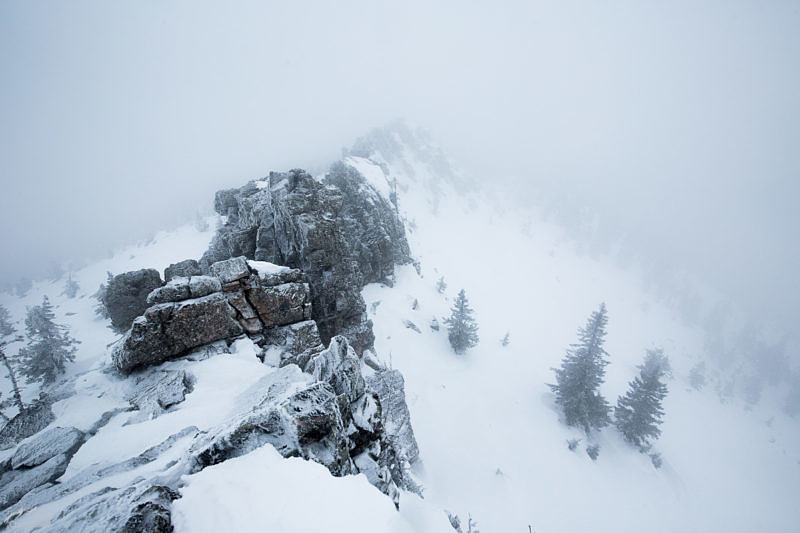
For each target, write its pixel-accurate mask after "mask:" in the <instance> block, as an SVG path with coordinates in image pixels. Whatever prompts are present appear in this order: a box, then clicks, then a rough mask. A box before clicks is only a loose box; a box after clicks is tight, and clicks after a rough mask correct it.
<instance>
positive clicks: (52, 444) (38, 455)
mask: <svg viewBox="0 0 800 533" xmlns="http://www.w3.org/2000/svg"><path fill="white" fill-rule="evenodd" d="M81 444H83V432H81V431H79V430H77V429H75V428H73V427H66V428H62V427H55V428H50V429H48V430H47V431H42V432H41V433H39V434H38V435H36V436H35V437H33V438H32V439H30V440H28V441H26V442H25V443H23V444H22V445H21V446H20V447H19V448H17V451H16V452H15V453H14V455H13V456H12V457H11V468H14V469H19V468H30V467H34V466H37V465H40V464H42V463H44V462H45V461H47V460H49V459H50V458H52V457H55V456H56V455H59V454H65V455H67V456H69V457H72V455H73V454H74V453H75V451H77V449H78V447H80V445H81Z"/></svg>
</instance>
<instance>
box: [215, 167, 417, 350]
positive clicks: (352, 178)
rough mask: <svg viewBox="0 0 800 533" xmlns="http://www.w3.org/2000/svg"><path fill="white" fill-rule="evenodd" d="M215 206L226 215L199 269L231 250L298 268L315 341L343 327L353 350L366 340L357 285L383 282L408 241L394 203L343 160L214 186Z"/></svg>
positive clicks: (405, 250) (230, 254)
mask: <svg viewBox="0 0 800 533" xmlns="http://www.w3.org/2000/svg"><path fill="white" fill-rule="evenodd" d="M264 184H266V185H265V186H261V185H264ZM215 208H216V210H217V212H218V213H220V214H221V215H223V216H226V217H227V222H226V224H225V225H223V226H222V227H221V228H220V229H219V230H218V231H217V234H216V236H215V237H214V240H213V241H212V244H211V246H210V247H209V249H208V250H207V251H206V253H205V254H204V255H203V258H202V259H201V260H200V266H201V267H202V268H203V269H204V270H205V271H209V272H211V267H212V264H213V263H215V262H218V261H221V260H225V259H228V258H230V257H235V256H238V255H244V256H246V257H247V258H249V259H252V260H255V261H259V262H260V261H265V262H270V263H273V264H279V265H287V266H289V267H293V268H299V269H301V270H302V271H303V272H304V273H305V274H306V275H307V276H308V281H309V283H310V286H311V287H310V290H311V298H312V302H313V308H312V310H313V318H314V320H315V321H316V322H317V325H318V327H319V330H320V335H321V337H322V340H323V341H324V342H327V341H328V340H330V339H331V338H332V337H333V336H335V335H337V334H340V333H341V334H344V335H345V336H347V337H348V340H350V341H351V343H352V344H353V347H354V348H355V349H356V351H357V352H359V353H360V352H361V351H363V349H366V348H369V347H370V346H371V345H372V340H373V339H372V337H371V326H370V327H368V328H367V327H365V326H363V325H362V324H363V322H364V312H365V305H364V302H363V300H362V299H361V295H360V290H361V287H363V286H364V284H366V283H369V282H390V280H391V275H392V272H393V269H394V264H395V263H396V262H407V261H408V260H409V248H408V244H407V243H406V239H405V232H404V229H403V225H402V223H401V222H400V220H399V218H398V217H397V214H396V212H395V210H394V207H393V206H392V205H391V204H390V202H389V201H388V200H386V199H385V198H383V197H382V196H381V195H380V194H379V193H378V192H377V191H376V190H375V189H374V188H373V187H372V186H371V185H369V184H368V183H367V182H366V181H365V180H364V177H363V176H361V175H360V174H359V173H358V172H357V171H355V170H354V169H353V168H351V167H347V166H344V165H335V166H334V167H332V168H331V170H330V172H329V174H328V175H327V176H326V177H325V178H324V179H323V180H322V182H319V181H317V180H315V179H314V178H313V177H312V176H311V175H310V174H308V173H306V172H304V171H302V170H297V169H295V170H291V171H289V172H283V173H279V172H272V173H270V175H269V177H268V178H266V179H265V180H261V181H259V182H258V185H257V184H256V182H250V183H248V184H247V185H245V186H244V187H242V188H240V189H228V190H224V191H219V192H218V193H217V196H216V199H215ZM255 268H256V269H257V270H258V269H259V268H258V267H255Z"/></svg>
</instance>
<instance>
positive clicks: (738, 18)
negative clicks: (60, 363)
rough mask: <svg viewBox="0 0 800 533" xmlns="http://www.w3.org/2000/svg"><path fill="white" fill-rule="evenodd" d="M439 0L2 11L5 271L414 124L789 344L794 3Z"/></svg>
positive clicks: (594, 235) (618, 252) (99, 241)
mask: <svg viewBox="0 0 800 533" xmlns="http://www.w3.org/2000/svg"><path fill="white" fill-rule="evenodd" d="M430 4H432V3H429V2H419V3H416V2H412V3H408V2H404V3H386V4H381V3H377V2H358V3H356V2H338V3H335V4H334V3H326V2H297V3H280V4H279V5H275V6H273V5H267V4H265V3H262V2H250V3H247V2H242V3H237V4H236V5H235V6H231V5H228V4H211V3H208V4H206V3H200V2H177V1H175V2H168V3H161V2H158V3H157V2H140V3H135V4H126V5H124V4H116V3H113V4H112V3H108V2H71V3H69V4H67V3H61V2H38V3H35V4H34V3H28V2H4V3H3V4H2V5H0V67H2V77H3V83H2V84H0V101H1V102H2V107H1V108H0V109H1V110H0V179H1V180H2V195H1V198H2V199H1V200H0V224H2V228H3V232H2V238H1V239H2V242H0V246H2V250H3V254H2V255H3V260H2V263H0V278H5V279H15V278H17V277H19V276H22V275H27V276H29V277H36V276H38V275H40V274H41V272H42V271H43V269H44V266H43V265H45V264H47V263H49V262H51V261H59V262H67V261H73V262H77V261H80V260H81V259H82V258H89V257H96V256H98V255H102V254H105V253H106V252H107V251H108V250H109V249H111V248H114V247H116V246H117V245H120V244H123V243H126V242H130V241H133V240H137V239H141V238H146V237H147V236H148V235H149V234H151V233H152V232H154V231H157V230H159V229H163V228H166V227H170V226H174V225H176V224H179V223H181V222H184V221H186V220H189V219H191V217H192V216H193V215H194V214H195V213H196V212H198V211H200V212H205V211H207V210H209V208H210V204H211V199H212V197H213V192H214V191H215V190H216V189H219V188H223V187H226V186H234V185H239V184H241V183H243V182H244V181H246V180H248V179H250V178H253V177H256V176H260V175H264V174H266V173H267V172H268V171H269V170H272V169H280V170H282V169H287V168H292V167H298V166H300V167H306V168H312V169H322V168H324V167H325V165H327V164H328V163H330V162H331V161H333V160H334V159H336V158H337V157H338V156H339V154H340V150H341V148H342V147H344V146H346V145H348V144H350V143H351V142H352V141H353V139H354V138H356V137H357V136H359V135H361V134H363V133H364V132H366V131H367V130H369V129H370V128H372V127H374V126H377V125H381V124H383V123H385V122H387V121H389V120H391V119H394V118H396V117H406V118H408V119H411V120H413V121H414V122H415V123H417V124H419V125H420V126H423V127H425V128H427V129H429V130H430V131H431V132H432V135H433V138H434V139H436V140H437V141H438V142H440V143H441V144H442V146H443V147H444V148H445V150H446V151H447V152H448V153H449V154H450V155H451V156H452V158H453V159H454V161H455V162H456V163H457V164H458V165H459V166H461V167H462V168H463V169H464V172H465V173H466V174H468V175H470V176H473V177H474V178H476V179H477V180H478V181H479V182H480V183H481V184H482V185H483V186H485V187H487V188H490V189H496V190H497V191H500V192H501V193H502V192H503V191H505V192H511V193H513V196H514V198H515V199H516V201H518V202H522V203H524V204H529V205H533V206H537V207H539V208H541V209H542V211H543V212H544V213H545V214H546V215H547V216H549V217H552V218H553V219H555V220H558V221H559V222H560V223H562V224H564V225H565V226H566V227H567V228H569V232H570V234H571V235H572V236H575V237H577V238H579V239H580V240H581V241H582V242H583V243H584V245H586V246H588V248H589V249H590V250H591V251H594V252H598V253H613V254H614V255H615V256H616V257H617V258H618V259H619V260H620V261H623V262H629V263H635V264H639V265H643V267H644V272H645V273H646V275H647V276H651V277H652V278H653V282H654V284H656V285H657V286H658V287H660V290H662V291H664V292H665V293H666V296H667V297H671V298H674V299H675V300H676V303H677V304H678V305H679V306H681V307H682V308H683V310H684V312H685V313H687V314H688V316H691V315H692V313H693V305H694V304H693V303H692V302H693V301H694V300H693V298H694V296H695V295H694V292H693V291H694V289H692V288H689V287H690V286H691V284H690V281H692V280H699V282H700V283H701V284H702V285H704V286H707V287H709V288H710V289H711V290H713V291H715V292H716V293H717V294H716V297H718V298H719V299H720V300H721V301H731V302H733V303H734V304H735V305H736V306H739V307H741V308H742V309H744V310H745V311H744V312H745V313H747V314H748V316H750V317H751V318H750V319H749V320H755V321H758V322H759V323H760V327H765V329H766V330H774V331H773V333H772V335H773V336H774V338H776V339H780V338H782V336H783V335H784V332H786V331H788V330H789V328H790V326H791V325H793V324H792V318H793V317H794V315H795V314H796V311H795V310H794V302H796V301H797V300H798V298H800V282H798V280H797V276H796V273H797V271H798V267H800V246H798V239H800V235H798V233H800V214H798V209H797V208H796V207H795V205H794V204H795V203H796V200H797V198H800V151H799V150H798V149H797V143H798V139H800V100H798V98H797V95H798V94H800V63H798V61H797V58H798V57H800V33H798V32H797V28H798V27H800V6H799V5H798V4H797V3H793V2H769V3H760V4H759V3H752V2H729V1H726V2H721V1H720V2H706V3H702V5H699V4H698V3H696V2H673V3H669V4H657V5H656V4H647V5H645V4H644V3H641V2H613V3H596V2H545V3H532V2H503V3H497V4H495V5H493V6H488V5H482V6H478V5H473V4H469V3H463V2H447V3H437V4H436V5H430ZM695 311H696V310H695ZM696 318H697V319H698V320H702V319H703V316H700V315H699V314H698V315H697V316H696Z"/></svg>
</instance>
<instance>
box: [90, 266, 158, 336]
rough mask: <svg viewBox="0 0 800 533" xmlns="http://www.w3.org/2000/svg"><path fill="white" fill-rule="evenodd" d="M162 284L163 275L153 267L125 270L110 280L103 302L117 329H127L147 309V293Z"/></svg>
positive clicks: (112, 323)
mask: <svg viewBox="0 0 800 533" xmlns="http://www.w3.org/2000/svg"><path fill="white" fill-rule="evenodd" d="M161 285H162V283H161V275H160V274H159V273H158V271H157V270H153V269H152V268H147V269H142V270H137V271H135V272H125V273H124V274H119V275H117V276H114V277H113V278H111V279H110V280H109V281H108V286H107V287H106V290H105V294H104V296H103V304H104V305H105V307H106V309H107V310H108V314H109V316H110V317H111V325H112V326H114V328H115V329H116V330H117V331H125V330H127V329H128V328H129V327H130V326H131V324H132V323H133V320H134V319H135V318H136V317H137V316H139V315H141V314H142V313H143V312H144V310H145V309H147V305H148V304H147V295H148V294H150V293H151V292H152V291H153V289H156V288H158V287H160V286H161Z"/></svg>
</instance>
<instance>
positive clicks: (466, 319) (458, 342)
mask: <svg viewBox="0 0 800 533" xmlns="http://www.w3.org/2000/svg"><path fill="white" fill-rule="evenodd" d="M451 311H452V312H451V314H450V318H447V319H446V320H445V323H446V324H447V326H448V338H449V339H450V346H452V347H453V350H454V351H455V352H456V353H458V354H461V353H464V352H465V351H467V349H469V348H472V347H473V346H475V345H476V344H478V324H477V323H476V322H475V319H474V318H473V316H472V314H473V313H474V311H473V310H472V308H470V306H469V302H468V301H467V295H466V293H465V292H464V289H461V291H460V292H459V293H458V297H457V298H456V302H455V305H453V308H452V310H451Z"/></svg>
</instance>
